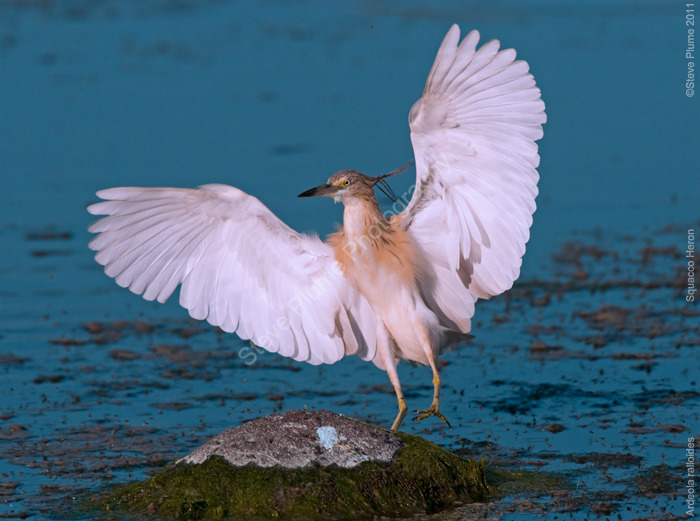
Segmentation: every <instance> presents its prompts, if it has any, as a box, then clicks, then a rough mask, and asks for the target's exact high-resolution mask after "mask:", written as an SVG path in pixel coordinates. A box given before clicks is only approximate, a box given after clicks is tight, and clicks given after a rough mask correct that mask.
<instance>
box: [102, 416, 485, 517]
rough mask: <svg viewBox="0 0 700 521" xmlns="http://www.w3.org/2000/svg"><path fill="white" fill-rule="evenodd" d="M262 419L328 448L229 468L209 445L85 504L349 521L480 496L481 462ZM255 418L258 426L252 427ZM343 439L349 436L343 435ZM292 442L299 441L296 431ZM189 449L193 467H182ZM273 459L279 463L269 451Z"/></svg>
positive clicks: (164, 513)
mask: <svg viewBox="0 0 700 521" xmlns="http://www.w3.org/2000/svg"><path fill="white" fill-rule="evenodd" d="M267 418H273V419H275V418H277V419H281V420H279V421H276V422H273V424H278V425H283V424H284V423H285V422H286V424H287V425H290V424H291V425H293V426H294V427H295V428H296V427H300V428H301V430H302V431H304V429H305V428H306V426H309V425H310V426H311V427H310V428H311V429H312V430H313V429H316V430H318V429H333V432H334V433H335V434H334V436H336V437H335V438H334V441H335V445H337V447H336V446H334V443H333V442H331V443H328V440H325V441H324V440H322V439H321V440H318V439H316V440H313V439H310V438H311V437H309V439H307V440H306V441H305V442H304V443H306V444H307V445H308V447H311V449H312V450H310V452H313V453H314V454H313V456H314V457H313V458H312V460H311V461H310V462H309V463H307V464H306V465H304V466H301V467H297V468H289V467H285V466H281V465H274V466H260V465H257V464H253V463H248V464H245V465H242V466H237V465H233V464H231V463H230V462H229V461H227V459H225V458H224V456H222V455H218V454H216V452H217V451H218V452H222V451H221V450H219V449H220V446H221V444H222V442H221V440H219V441H218V442H215V440H216V438H215V440H212V441H211V442H209V443H208V444H206V445H204V446H203V447H201V448H200V449H198V450H197V451H194V452H193V453H192V454H191V455H190V456H188V457H186V458H183V459H181V460H178V461H176V462H175V463H172V464H170V465H168V466H166V467H165V468H164V469H163V470H162V471H160V472H159V473H158V474H156V475H155V476H154V477H152V478H150V479H147V480H145V481H142V482H139V483H133V484H129V485H125V486H121V487H119V488H116V489H113V490H112V491H111V492H109V493H107V494H104V495H101V496H97V497H94V498H93V500H92V502H93V506H95V507H97V508H99V509H100V510H102V511H103V512H104V511H111V512H114V511H117V512H124V513H126V512H128V513H129V514H131V515H137V516H148V517H155V518H170V519H173V518H177V519H290V520H293V519H299V520H305V521H306V520H315V519H323V520H327V519H336V520H344V519H352V520H356V519H363V518H372V517H374V516H389V517H405V516H411V515H413V514H416V513H434V512H437V511H439V510H443V509H446V508H450V507H451V506H452V505H454V504H455V503H464V502H469V501H479V500H483V499H485V497H486V495H487V494H488V493H489V488H488V485H487V483H486V480H485V473H484V467H483V464H481V463H478V462H474V461H470V460H465V459H462V458H460V457H459V456H457V455H455V454H452V453H451V452H448V451H446V450H444V449H442V448H440V447H438V446H437V445H435V444H433V443H430V442H428V441H426V440H424V439H422V438H420V437H417V436H411V435H408V434H404V433H390V432H389V431H385V430H384V429H379V428H377V427H373V426H370V425H367V424H364V423H362V422H357V421H355V420H351V419H349V418H345V417H343V416H339V415H336V414H333V413H330V412H328V411H314V412H306V411H290V412H289V413H286V414H285V415H277V416H276V417H267ZM261 420H265V419H264V418H262V419H260V420H255V421H261ZM290 422H291V423H290ZM249 423H250V424H252V423H254V422H249ZM319 425H321V426H320V427H319ZM246 426H247V427H246ZM242 427H246V428H247V432H248V434H250V432H253V431H254V428H256V427H255V426H253V427H251V426H250V425H249V424H244V426H242ZM242 427H239V428H238V429H241V428H242ZM261 427H262V430H261V435H263V434H264V436H265V439H268V440H274V439H276V433H275V432H274V431H271V429H270V422H268V424H266V425H261ZM238 429H231V430H229V431H226V433H222V435H219V436H218V437H217V438H221V437H222V436H224V434H227V438H228V439H229V440H230V439H234V438H235V439H237V440H239V441H240V439H241V433H237V432H236V431H237V430H238ZM347 429H350V431H348V430H347ZM307 430H308V429H307ZM323 432H327V431H319V437H321V438H322V437H323V436H321V434H322V433H323ZM350 432H351V433H352V435H353V436H354V437H355V438H353V439H350V438H349V437H348V436H347V435H348V433H350ZM363 433H364V434H363ZM284 436H287V442H288V440H289V436H290V434H289V432H285V433H281V434H280V437H283V438H284ZM363 436H364V437H363ZM298 437H299V438H301V439H303V433H302V434H300V435H299V436H298ZM367 437H370V438H374V439H375V441H376V440H377V439H380V441H382V443H386V444H390V445H391V446H390V447H389V449H388V450H389V451H390V453H393V455H392V456H391V457H390V458H385V457H384V456H385V455H386V453H387V450H385V449H386V447H377V446H375V447H373V448H372V450H369V451H366V450H365V449H366V447H367V444H368V443H369V444H371V443H370V442H371V440H370V442H366V440H367ZM244 441H245V440H244ZM314 443H315V446H314V445H313V444H314ZM375 445H376V444H375ZM207 446H210V447H211V446H214V448H215V449H217V450H215V451H214V453H212V454H210V455H208V456H207V457H206V459H204V456H202V454H201V450H202V449H204V448H205V447H207ZM288 446H289V447H290V451H289V452H290V455H291V456H295V454H294V453H293V452H294V451H297V452H298V450H299V447H298V446H294V444H293V443H292V444H291V445H288ZM259 447H260V445H258V449H259ZM314 447H315V448H314ZM338 447H340V448H338ZM275 450H277V451H279V447H277V448H276V449H275ZM198 451H199V458H198V459H200V460H202V462H201V463H188V462H187V461H188V458H189V461H192V456H193V455H194V454H196V453H197V452H198ZM324 451H331V452H334V451H335V452H346V453H353V454H354V455H355V456H356V457H355V458H354V460H353V461H351V462H350V464H348V465H345V464H344V463H343V462H344V461H345V460H347V458H345V460H344V459H343V458H341V459H340V462H341V463H340V464H338V463H336V462H333V461H331V462H330V463H328V461H329V458H328V457H326V456H327V455H325V456H324ZM373 451H374V452H376V451H379V452H378V454H382V455H383V456H381V458H384V459H388V461H380V460H374V459H372V457H371V456H372V454H373V453H374V452H373ZM224 452H225V451H224ZM255 456H256V457H259V456H260V454H259V453H258V454H255ZM275 458H279V454H278V453H276V454H275ZM330 459H331V460H332V459H333V458H330ZM318 461H323V462H324V463H328V464H320V463H318Z"/></svg>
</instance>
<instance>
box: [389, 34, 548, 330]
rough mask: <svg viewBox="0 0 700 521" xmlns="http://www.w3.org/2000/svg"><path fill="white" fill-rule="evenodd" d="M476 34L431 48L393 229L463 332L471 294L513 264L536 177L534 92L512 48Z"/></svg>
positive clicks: (484, 289)
mask: <svg viewBox="0 0 700 521" xmlns="http://www.w3.org/2000/svg"><path fill="white" fill-rule="evenodd" d="M478 41H479V33H478V32H477V31H472V32H470V33H469V34H468V35H467V36H466V37H465V38H464V40H463V41H462V42H461V43H460V42H459V27H457V26H456V25H453V26H452V28H451V29H450V30H449V32H448V33H447V35H446V36H445V39H444V41H443V43H442V45H441V46H440V49H439V51H438V54H437V57H436V59H435V63H434V65H433V68H432V70H431V71H430V75H429V76H428V81H427V83H426V86H425V90H424V91H423V96H422V97H421V99H420V100H418V101H417V102H416V104H415V105H414V106H413V108H412V109H411V112H410V115H409V123H410V126H411V141H412V143H413V150H414V153H415V157H416V171H417V180H416V188H415V192H414V195H413V198H412V199H411V201H410V203H409V205H408V207H407V208H406V210H404V212H403V213H402V214H401V217H400V218H401V223H402V225H403V227H404V228H405V229H406V230H407V231H408V232H409V233H410V234H411V236H412V237H413V238H414V240H415V242H416V243H417V244H418V245H419V246H420V247H421V248H422V250H423V252H424V258H425V259H426V262H427V263H428V264H429V266H428V267H427V269H426V270H425V272H426V273H429V274H430V276H426V277H423V280H422V281H421V286H422V290H423V293H424V294H425V296H426V298H427V299H428V300H429V304H430V305H431V308H432V309H433V311H435V313H436V314H437V315H438V316H439V317H440V318H441V320H442V321H443V322H444V323H445V325H447V326H449V327H450V328H452V329H458V330H460V331H462V332H467V331H469V327H470V321H469V319H470V318H471V316H472V315H473V313H474V301H475V300H476V299H477V298H488V297H489V296H492V295H497V294H499V293H502V292H503V291H505V290H507V289H509V288H510V287H511V286H512V284H513V281H514V280H515V279H517V277H518V274H519V272H520V265H521V257H522V256H523V254H524V253H525V243H526V242H527V240H528V238H529V228H530V225H531V224H532V214H533V212H534V211H535V196H536V195H537V181H538V179H539V176H538V174H537V170H536V167H537V166H538V165H539V159H540V158H539V155H538V153H537V145H536V144H535V141H536V140H538V139H540V138H541V137H542V124H543V123H544V122H545V120H546V117H545V113H544V103H543V102H542V99H541V98H540V90H539V89H538V88H537V87H536V86H535V80H534V79H533V77H532V75H531V74H530V73H529V70H528V65H527V63H525V62H524V61H515V51H514V50H513V49H506V50H502V51H499V42H498V41H497V40H493V41H490V42H488V43H486V44H484V45H483V46H482V47H481V48H479V49H477V48H476V46H477V43H478Z"/></svg>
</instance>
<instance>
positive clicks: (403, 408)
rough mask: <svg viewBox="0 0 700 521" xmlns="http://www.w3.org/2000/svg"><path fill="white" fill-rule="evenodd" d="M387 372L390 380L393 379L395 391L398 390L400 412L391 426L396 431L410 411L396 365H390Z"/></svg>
mask: <svg viewBox="0 0 700 521" xmlns="http://www.w3.org/2000/svg"><path fill="white" fill-rule="evenodd" d="M386 372H387V374H388V375H389V380H391V384H392V385H393V386H394V391H396V398H397V399H398V401H399V413H398V414H397V415H396V419H395V420H394V423H393V425H392V426H391V430H392V431H396V430H398V429H399V426H400V425H401V422H402V421H403V419H404V418H405V417H406V413H407V412H408V406H407V405H406V400H404V398H403V392H402V391H401V384H399V375H398V373H397V372H396V365H390V366H388V367H387V370H386Z"/></svg>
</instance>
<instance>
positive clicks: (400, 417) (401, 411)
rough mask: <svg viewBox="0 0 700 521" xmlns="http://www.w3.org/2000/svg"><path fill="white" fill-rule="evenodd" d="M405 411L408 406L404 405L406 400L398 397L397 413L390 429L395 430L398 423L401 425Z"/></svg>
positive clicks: (397, 427)
mask: <svg viewBox="0 0 700 521" xmlns="http://www.w3.org/2000/svg"><path fill="white" fill-rule="evenodd" d="M407 412H408V407H407V406H406V400H404V399H403V398H399V414H397V415H396V419H395V420H394V424H393V425H392V426H391V430H392V431H396V430H398V429H399V425H401V422H402V421H403V419H404V418H405V417H406V413H407Z"/></svg>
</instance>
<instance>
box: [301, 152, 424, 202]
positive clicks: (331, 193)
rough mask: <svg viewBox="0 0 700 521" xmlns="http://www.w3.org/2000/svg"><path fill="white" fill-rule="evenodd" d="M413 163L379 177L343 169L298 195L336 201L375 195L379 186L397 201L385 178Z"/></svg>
mask: <svg viewBox="0 0 700 521" xmlns="http://www.w3.org/2000/svg"><path fill="white" fill-rule="evenodd" d="M412 164H413V162H411V163H407V164H405V165H404V166H402V167H401V168H399V169H397V170H394V171H393V172H389V173H388V174H384V175H380V176H377V177H370V176H368V175H365V174H362V173H360V172H358V171H357V170H341V171H340V172H336V173H335V174H333V175H332V176H330V177H329V178H328V182H327V183H326V184H323V185H321V186H317V187H316V188H312V189H311V190H307V191H306V192H303V193H301V194H299V195H298V197H316V196H326V197H332V198H333V199H335V201H336V202H339V201H343V200H344V199H345V198H346V197H355V198H359V199H365V198H368V197H374V187H375V186H379V189H380V190H382V192H384V193H385V194H386V195H387V197H389V198H390V199H392V200H394V201H395V200H396V195H395V194H394V192H393V191H392V190H391V188H390V187H389V185H388V184H387V183H386V181H384V179H385V178H387V177H391V176H392V175H396V174H398V173H400V172H403V171H404V170H406V169H407V168H408V167H409V166H411V165H412Z"/></svg>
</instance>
